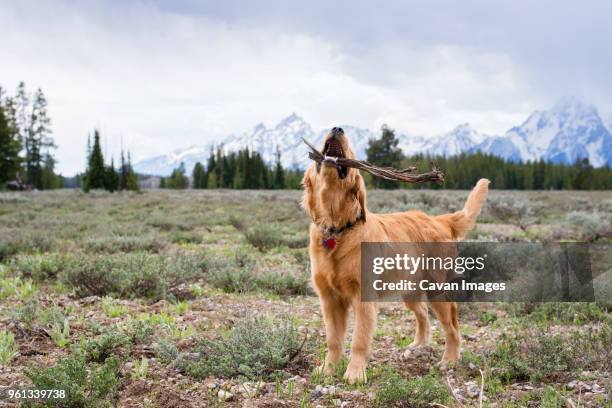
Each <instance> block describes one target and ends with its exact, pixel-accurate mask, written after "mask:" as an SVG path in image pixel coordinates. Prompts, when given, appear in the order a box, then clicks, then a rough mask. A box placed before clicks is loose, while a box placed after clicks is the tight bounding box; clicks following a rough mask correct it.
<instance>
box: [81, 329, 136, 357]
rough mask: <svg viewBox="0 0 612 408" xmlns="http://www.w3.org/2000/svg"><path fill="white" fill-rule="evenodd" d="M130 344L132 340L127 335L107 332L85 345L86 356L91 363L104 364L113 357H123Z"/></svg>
mask: <svg viewBox="0 0 612 408" xmlns="http://www.w3.org/2000/svg"><path fill="white" fill-rule="evenodd" d="M129 344H130V339H129V337H128V336H126V335H125V334H123V333H120V332H117V331H114V330H113V331H106V332H104V333H102V334H101V335H99V336H98V337H96V338H95V339H91V340H88V341H87V342H86V343H85V355H86V357H87V359H89V360H91V361H94V362H96V363H103V362H104V361H106V359H108V358H110V357H111V356H113V355H123V354H124V352H125V348H126V347H128V346H129Z"/></svg>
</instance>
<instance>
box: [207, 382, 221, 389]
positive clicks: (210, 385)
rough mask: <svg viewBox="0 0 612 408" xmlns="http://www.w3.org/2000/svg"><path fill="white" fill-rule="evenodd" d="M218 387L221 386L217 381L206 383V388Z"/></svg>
mask: <svg viewBox="0 0 612 408" xmlns="http://www.w3.org/2000/svg"><path fill="white" fill-rule="evenodd" d="M217 387H219V384H217V383H216V382H209V383H208V384H206V388H208V389H209V390H214V389H215V388H217Z"/></svg>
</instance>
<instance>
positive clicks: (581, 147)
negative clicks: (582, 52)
mask: <svg viewBox="0 0 612 408" xmlns="http://www.w3.org/2000/svg"><path fill="white" fill-rule="evenodd" d="M334 126H340V127H342V128H343V129H344V131H345V133H346V134H347V135H348V136H349V138H350V141H351V146H352V148H353V151H354V152H355V154H356V155H357V157H358V158H362V159H365V158H366V148H367V145H368V140H369V139H371V138H375V137H377V136H378V135H379V132H376V133H375V132H373V131H371V130H369V129H363V128H358V127H354V126H350V125H342V124H334ZM327 131H328V129H324V130H314V129H313V128H312V127H311V126H310V125H309V124H308V123H307V122H306V121H305V120H304V119H302V118H301V117H300V116H298V115H297V114H295V113H293V114H291V115H289V116H288V117H286V118H284V119H283V120H281V121H280V122H279V123H278V124H277V125H276V126H274V127H270V128H268V127H266V126H265V125H264V124H263V123H260V124H258V125H256V126H255V127H254V128H253V129H252V131H250V132H246V133H243V134H240V135H230V136H228V137H227V138H225V140H223V142H211V143H208V144H204V145H194V146H191V147H187V148H185V149H177V150H175V151H172V152H170V153H168V154H164V155H160V156H156V157H151V158H148V159H145V160H141V161H139V162H137V163H135V164H134V168H135V169H136V171H137V172H138V173H141V174H151V175H158V176H167V175H169V174H170V173H171V172H172V170H173V169H174V168H176V167H178V166H179V164H180V163H181V162H183V163H184V164H185V168H186V170H187V173H188V174H191V171H192V169H193V166H194V165H195V163H197V162H202V163H204V164H205V163H206V161H207V160H208V156H209V155H210V152H211V149H216V148H217V147H221V148H222V149H223V150H224V151H225V152H231V151H237V150H239V149H243V148H245V147H248V148H249V149H251V150H253V151H257V152H259V153H260V154H261V155H262V157H263V159H264V160H265V161H266V162H268V163H274V162H275V160H276V151H277V148H278V150H279V151H280V154H281V162H282V163H283V165H284V166H285V167H287V168H304V167H306V166H307V165H308V163H309V161H310V160H309V159H308V150H307V147H306V145H305V144H304V143H303V142H302V138H304V139H306V140H308V141H310V142H312V143H314V145H315V146H321V145H322V143H323V138H324V137H325V134H326V133H327ZM397 137H398V139H399V147H400V148H401V149H402V151H403V152H404V154H406V155H410V154H414V153H429V154H436V155H444V156H451V155H455V154H459V153H462V152H466V153H474V152H478V151H480V152H484V153H489V154H493V155H495V156H500V157H503V158H505V159H509V160H513V161H527V160H531V161H533V160H538V159H540V158H543V159H545V160H550V161H552V162H555V163H573V162H575V160H576V159H577V158H588V159H589V161H590V162H591V164H593V165H594V166H596V167H600V166H604V165H608V166H612V122H611V123H610V124H609V125H608V126H606V124H604V122H603V120H602V119H601V117H600V115H599V113H598V111H597V108H595V107H594V106H592V105H589V104H585V103H583V102H581V101H579V100H577V99H575V98H563V99H561V100H559V101H558V102H557V103H556V104H555V105H554V106H553V107H552V108H550V109H548V110H544V111H535V112H533V113H532V114H531V115H530V116H529V117H528V118H527V119H526V120H525V121H524V122H523V123H522V124H521V125H519V126H515V127H513V128H511V129H509V130H508V131H507V132H506V133H504V134H503V135H486V134H483V133H480V132H478V131H477V130H475V129H474V128H472V127H471V126H470V125H469V124H468V123H464V124H461V125H459V126H457V127H455V128H454V129H452V130H451V131H449V132H446V133H443V134H440V135H436V136H432V137H425V136H414V135H405V134H397Z"/></svg>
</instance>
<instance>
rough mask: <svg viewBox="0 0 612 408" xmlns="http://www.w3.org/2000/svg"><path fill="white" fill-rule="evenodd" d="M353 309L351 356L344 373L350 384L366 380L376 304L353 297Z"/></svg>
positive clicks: (374, 324)
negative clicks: (353, 322)
mask: <svg viewBox="0 0 612 408" xmlns="http://www.w3.org/2000/svg"><path fill="white" fill-rule="evenodd" d="M353 311H354V312H355V329H354V330H353V340H352V341H351V358H350V361H349V364H348V367H347V368H346V372H345V373H344V378H345V379H346V380H348V382H349V383H350V384H354V383H355V382H363V383H365V382H367V381H368V379H367V376H366V367H367V365H368V360H369V358H370V348H371V347H372V338H373V336H374V329H375V327H376V304H375V303H371V302H361V301H360V300H359V299H354V300H353Z"/></svg>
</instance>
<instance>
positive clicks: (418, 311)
mask: <svg viewBox="0 0 612 408" xmlns="http://www.w3.org/2000/svg"><path fill="white" fill-rule="evenodd" d="M322 153H323V154H324V155H325V156H329V157H346V158H351V159H354V158H355V154H354V153H353V151H352V150H351V147H350V145H349V141H348V138H347V137H346V135H345V134H344V131H343V130H342V129H341V128H333V129H332V130H331V131H330V132H329V134H328V135H327V136H326V138H325V144H324V146H323V150H322ZM330 162H331V161H330V160H326V161H324V162H323V163H316V162H313V164H312V165H311V166H310V167H309V168H308V169H307V171H306V173H305V174H304V180H303V185H304V197H303V207H304V208H305V209H306V211H307V212H308V214H309V216H310V219H311V225H310V260H311V266H312V282H313V285H314V288H315V290H316V292H317V294H318V295H319V299H320V302H321V310H322V313H323V319H324V322H325V332H326V337H327V341H326V342H327V353H326V357H325V362H324V363H323V365H322V366H321V367H320V368H319V369H320V370H321V371H322V372H323V373H324V374H325V375H330V374H332V373H333V372H334V365H335V364H337V363H338V362H339V361H340V359H341V358H342V355H343V352H344V350H343V349H344V338H345V334H346V330H347V318H348V310H349V307H350V308H352V309H353V313H354V317H355V327H354V331H353V337H352V342H351V354H350V360H349V364H348V367H347V369H346V372H345V374H344V378H345V379H347V380H348V382H349V383H351V384H352V383H355V382H366V381H367V378H366V366H367V364H368V359H369V355H370V348H371V345H372V337H373V333H374V330H375V326H376V317H377V316H376V315H377V311H378V309H377V305H376V304H375V303H374V302H361V300H360V292H361V287H360V284H361V282H360V281H361V278H360V267H361V265H360V262H361V256H360V251H361V249H360V244H361V242H453V241H456V240H458V239H461V238H463V237H465V235H466V234H467V233H468V232H469V231H470V230H471V229H472V228H473V227H474V224H475V222H476V217H477V216H478V214H479V213H480V209H481V207H482V205H483V203H484V201H485V200H486V197H487V192H488V185H489V180H487V179H481V180H480V181H478V183H477V184H476V187H475V188H474V190H473V191H472V192H471V193H470V195H469V197H468V199H467V202H466V203H465V206H464V207H463V209H462V210H460V211H457V212H454V213H452V214H444V215H438V216H429V215H426V214H424V213H422V212H419V211H407V212H402V213H395V214H372V213H370V212H369V211H368V208H367V206H366V189H365V184H364V181H363V177H361V175H360V174H359V171H358V170H356V169H353V168H346V167H339V166H337V165H335V164H332V163H330ZM404 303H405V305H406V306H407V307H408V308H410V309H411V310H412V311H413V312H414V314H415V317H416V324H417V327H416V334H415V339H414V342H413V343H412V344H411V347H417V346H424V345H426V344H427V343H428V342H429V318H428V309H427V303H424V302H404ZM430 304H431V307H432V309H433V311H434V313H435V315H436V317H437V318H438V319H439V321H440V323H441V326H442V329H443V330H444V333H445V336H446V344H445V349H444V355H443V357H442V361H441V363H442V364H444V363H446V362H449V361H456V360H458V359H459V357H460V350H459V348H460V342H461V338H460V335H459V322H458V320H457V305H456V303H454V302H431V303H430Z"/></svg>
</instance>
